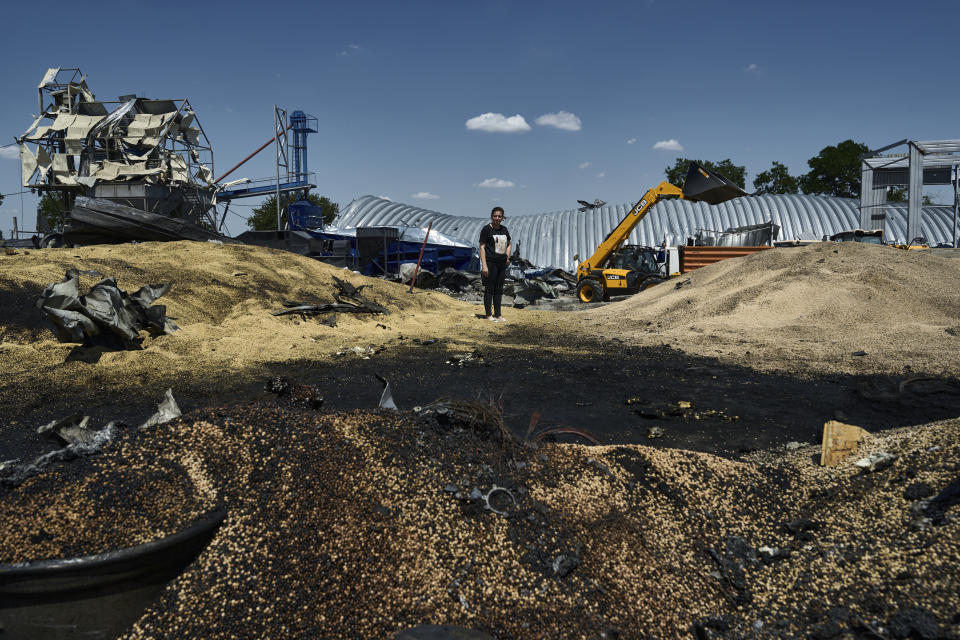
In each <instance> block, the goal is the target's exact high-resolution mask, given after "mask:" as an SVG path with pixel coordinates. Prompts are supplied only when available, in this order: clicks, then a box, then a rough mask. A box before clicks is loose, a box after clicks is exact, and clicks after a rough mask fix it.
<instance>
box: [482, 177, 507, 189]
mask: <svg viewBox="0 0 960 640" xmlns="http://www.w3.org/2000/svg"><path fill="white" fill-rule="evenodd" d="M474 186H476V187H483V188H484V189H509V188H510V187H515V186H516V185H515V184H514V183H513V182H511V181H509V180H502V179H500V178H487V179H486V180H484V181H483V182H479V183H477V184H476V185H474Z"/></svg>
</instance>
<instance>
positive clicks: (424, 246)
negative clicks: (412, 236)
mask: <svg viewBox="0 0 960 640" xmlns="http://www.w3.org/2000/svg"><path fill="white" fill-rule="evenodd" d="M431 228H433V220H431V221H430V224H428V225H427V235H425V236H423V244H422V245H420V255H419V256H417V266H416V268H415V269H414V270H413V279H411V280H410V290H409V291H407V293H413V284H414V283H415V282H416V281H417V274H419V273H420V261H421V260H423V250H424V248H426V246H427V240H429V239H430V229H431ZM399 269H400V267H399V265H398V266H397V270H399Z"/></svg>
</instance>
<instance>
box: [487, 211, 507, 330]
mask: <svg viewBox="0 0 960 640" xmlns="http://www.w3.org/2000/svg"><path fill="white" fill-rule="evenodd" d="M502 222H503V208H502V207H494V208H493V211H491V212H490V224H488V225H485V226H484V227H483V229H481V230H480V275H482V276H483V308H484V310H485V311H486V313H487V320H491V321H493V322H506V318H504V317H503V316H502V315H500V300H501V298H502V297H503V280H504V278H506V276H507V264H508V263H509V262H510V251H511V249H513V245H512V244H510V232H509V231H507V228H506V227H505V226H503V224H502ZM491 306H492V307H493V309H492V313H491Z"/></svg>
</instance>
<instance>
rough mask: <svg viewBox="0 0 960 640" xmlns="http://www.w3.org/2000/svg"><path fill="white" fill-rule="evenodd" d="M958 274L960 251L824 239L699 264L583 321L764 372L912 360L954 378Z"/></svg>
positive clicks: (603, 331)
mask: <svg viewBox="0 0 960 640" xmlns="http://www.w3.org/2000/svg"><path fill="white" fill-rule="evenodd" d="M958 281H960V260H957V259H956V258H946V257H940V256H937V255H932V254H930V253H928V252H922V251H901V250H895V249H892V248H890V247H884V246H877V245H866V244H859V243H855V242H844V243H817V244H813V245H809V246H806V247H792V248H785V249H776V250H773V251H763V252H760V253H756V254H753V255H750V256H746V257H744V258H739V259H734V260H724V261H722V262H718V263H716V264H713V265H710V266H709V267H706V268H703V269H697V270H695V271H692V272H690V273H688V274H685V275H683V276H680V277H678V278H676V279H673V280H670V281H668V282H667V283H666V284H665V285H660V286H657V287H653V288H651V289H648V290H647V291H645V292H644V293H641V294H640V295H637V296H634V297H632V298H629V299H626V300H624V301H622V302H618V303H616V304H612V305H608V306H604V307H601V308H598V309H594V310H591V311H588V312H586V313H584V314H582V318H581V320H580V326H582V327H585V328H586V327H589V328H590V330H591V331H595V332H597V333H599V334H600V335H604V336H606V337H608V338H618V339H621V340H624V341H626V342H631V343H636V344H650V343H654V344H659V343H664V342H665V343H668V344H670V345H671V346H673V347H675V348H678V349H681V350H683V351H686V352H688V353H695V354H700V355H706V356H716V357H718V358H720V359H721V360H727V361H733V362H738V363H743V364H746V365H748V366H750V367H754V368H757V369H766V370H781V371H794V372H796V371H797V370H804V371H809V372H819V373H823V372H837V371H841V372H850V373H866V372H892V371H897V370H899V369H902V367H903V366H904V365H911V366H912V367H913V368H914V369H915V370H919V369H922V370H923V371H926V372H930V373H946V374H949V375H955V374H956V371H957V367H956V359H955V357H954V354H956V353H957V350H958V348H960V288H958V287H957V286H956V283H957V282H958ZM584 330H586V329H584ZM861 351H862V352H865V354H866V355H865V356H863V357H859V358H856V359H854V360H851V359H850V358H849V356H850V354H851V353H854V352H861Z"/></svg>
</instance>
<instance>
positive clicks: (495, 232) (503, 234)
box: [480, 224, 510, 262]
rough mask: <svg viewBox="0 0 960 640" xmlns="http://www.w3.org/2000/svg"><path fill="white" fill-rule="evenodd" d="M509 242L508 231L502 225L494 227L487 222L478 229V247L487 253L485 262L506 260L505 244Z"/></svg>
mask: <svg viewBox="0 0 960 640" xmlns="http://www.w3.org/2000/svg"><path fill="white" fill-rule="evenodd" d="M509 244H510V232H509V231H507V228H506V227H505V226H503V225H500V228H499V229H494V228H493V227H492V226H490V225H489V224H487V225H486V226H484V227H483V229H481V230H480V247H481V248H482V249H483V251H485V252H486V254H487V262H491V261H496V262H506V261H507V245H509Z"/></svg>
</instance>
